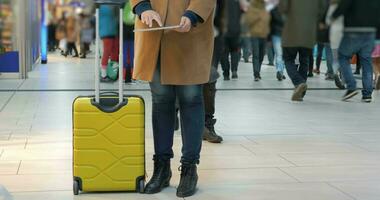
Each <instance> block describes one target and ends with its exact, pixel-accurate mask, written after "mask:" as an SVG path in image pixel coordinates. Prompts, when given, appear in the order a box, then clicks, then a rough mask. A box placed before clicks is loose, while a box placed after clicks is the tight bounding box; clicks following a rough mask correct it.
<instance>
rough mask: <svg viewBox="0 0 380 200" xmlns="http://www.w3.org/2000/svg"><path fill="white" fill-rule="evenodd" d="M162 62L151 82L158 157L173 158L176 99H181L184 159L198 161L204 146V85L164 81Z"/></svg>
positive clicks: (189, 161)
mask: <svg viewBox="0 0 380 200" xmlns="http://www.w3.org/2000/svg"><path fill="white" fill-rule="evenodd" d="M160 78H161V76H160V66H159V65H158V66H157V69H156V72H155V74H154V78H153V81H152V82H151V83H150V88H151V92H152V100H153V108H152V120H153V138H154V151H155V155H154V159H162V160H169V159H171V158H173V156H174V153H173V149H172V147H173V136H174V126H175V115H176V112H175V103H176V97H178V100H179V107H180V113H181V127H182V128H181V129H182V145H183V146H182V158H181V162H182V163H191V164H197V163H199V159H200V152H201V147H202V134H203V130H204V126H205V111H204V103H203V94H202V85H162V84H161V79H160Z"/></svg>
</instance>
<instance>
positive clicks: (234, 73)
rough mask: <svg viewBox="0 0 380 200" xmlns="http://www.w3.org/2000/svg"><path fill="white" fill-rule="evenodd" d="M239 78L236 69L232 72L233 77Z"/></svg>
mask: <svg viewBox="0 0 380 200" xmlns="http://www.w3.org/2000/svg"><path fill="white" fill-rule="evenodd" d="M237 78H238V74H237V72H236V71H234V72H232V79H237Z"/></svg>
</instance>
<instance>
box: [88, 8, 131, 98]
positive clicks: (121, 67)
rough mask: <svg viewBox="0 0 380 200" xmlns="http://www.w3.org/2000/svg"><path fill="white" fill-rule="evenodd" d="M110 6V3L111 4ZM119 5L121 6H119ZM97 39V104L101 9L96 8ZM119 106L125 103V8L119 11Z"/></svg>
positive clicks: (96, 96) (98, 94)
mask: <svg viewBox="0 0 380 200" xmlns="http://www.w3.org/2000/svg"><path fill="white" fill-rule="evenodd" d="M109 4H110V3H109ZM114 5H116V4H114ZM117 5H119V4H117ZM95 17H96V26H95V29H96V30H95V32H96V39H95V49H96V51H95V102H97V103H99V102H100V78H99V77H100V76H99V68H100V55H99V49H100V48H99V47H100V46H99V45H100V36H99V17H100V16H99V8H96V13H95ZM119 38H120V40H119V81H118V82H119V104H122V103H123V91H124V90H123V63H124V61H123V40H124V39H123V8H120V11H119Z"/></svg>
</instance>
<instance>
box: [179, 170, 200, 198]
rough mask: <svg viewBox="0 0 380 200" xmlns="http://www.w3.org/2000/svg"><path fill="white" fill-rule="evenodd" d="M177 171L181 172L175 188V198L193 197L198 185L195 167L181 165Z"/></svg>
mask: <svg viewBox="0 0 380 200" xmlns="http://www.w3.org/2000/svg"><path fill="white" fill-rule="evenodd" d="M178 170H179V171H181V179H180V181H179V185H178V188H177V197H179V198H185V197H190V196H192V195H194V194H195V192H196V190H197V183H198V174H197V165H195V164H182V166H180V167H179V168H178Z"/></svg>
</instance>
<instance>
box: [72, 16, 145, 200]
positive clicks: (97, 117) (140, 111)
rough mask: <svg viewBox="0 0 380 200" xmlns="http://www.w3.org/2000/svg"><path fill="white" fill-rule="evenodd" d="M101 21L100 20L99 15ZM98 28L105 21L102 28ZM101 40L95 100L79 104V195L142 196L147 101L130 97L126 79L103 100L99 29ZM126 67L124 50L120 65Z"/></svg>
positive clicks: (78, 101)
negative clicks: (133, 193) (125, 91)
mask: <svg viewBox="0 0 380 200" xmlns="http://www.w3.org/2000/svg"><path fill="white" fill-rule="evenodd" d="M121 13H122V9H120V14H121ZM96 16H97V19H98V18H99V11H98V9H97V10H96ZM121 16H122V15H121ZM121 19H122V18H121ZM98 23H99V20H97V27H98ZM120 23H122V20H121V22H120ZM122 27H123V26H121V29H122ZM120 31H121V34H120V35H121V37H120V45H121V46H122V41H123V38H122V35H123V34H122V30H120ZM96 35H97V37H96V49H97V51H96V55H95V57H96V59H95V95H94V96H87V97H78V98H76V99H75V100H74V103H73V177H74V179H73V192H74V194H75V195H78V194H79V191H84V192H95V191H97V192H110V191H137V192H140V193H142V192H143V191H144V185H145V104H144V100H143V99H142V98H141V97H139V96H124V95H123V82H122V78H119V93H106V94H102V95H100V83H99V51H98V49H99V31H98V29H97V30H96ZM120 49H122V48H120ZM122 61H123V57H122V50H121V51H120V55H119V63H123V62H122ZM122 67H123V66H122V65H120V66H119V77H122V73H123V70H122Z"/></svg>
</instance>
